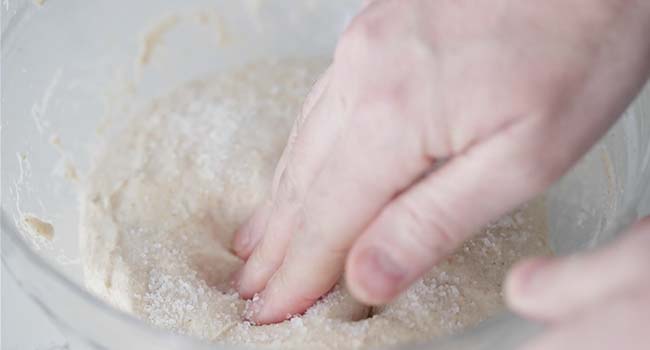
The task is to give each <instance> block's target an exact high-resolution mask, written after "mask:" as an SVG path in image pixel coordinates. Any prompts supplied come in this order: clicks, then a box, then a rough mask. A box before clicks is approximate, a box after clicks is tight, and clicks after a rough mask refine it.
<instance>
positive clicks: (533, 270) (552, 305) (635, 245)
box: [505, 216, 650, 321]
mask: <svg viewBox="0 0 650 350" xmlns="http://www.w3.org/2000/svg"><path fill="white" fill-rule="evenodd" d="M648 266H650V216H649V217H646V218H645V219H644V220H642V221H640V222H639V223H638V224H636V225H635V226H634V227H633V228H631V229H630V230H629V231H628V232H627V234H625V235H624V236H623V238H622V239H621V240H620V241H618V242H615V243H613V244H611V245H609V246H607V247H605V248H602V249H599V250H596V251H594V252H589V253H583V254H579V255H574V256H568V257H563V258H555V259H552V258H534V259H530V260H527V261H524V262H522V263H520V264H518V265H517V266H516V267H515V268H513V270H512V271H511V272H510V274H509V276H508V279H507V281H506V286H505V292H506V300H507V303H508V304H509V306H510V307H511V308H512V309H514V310H515V311H517V312H519V313H521V314H523V315H525V316H527V317H531V318H534V319H538V320H542V321H555V320H559V319H562V318H563V317H565V316H567V315H570V314H573V313H575V312H579V311H581V310H583V309H586V308H588V307H590V306H593V305H595V304H596V303H600V302H602V301H603V300H604V299H606V298H610V297H611V296H613V295H615V294H618V293H623V292H624V291H629V290H630V289H634V288H635V287H634V286H637V285H640V284H642V283H648V279H647V278H645V276H647V274H648Z"/></svg>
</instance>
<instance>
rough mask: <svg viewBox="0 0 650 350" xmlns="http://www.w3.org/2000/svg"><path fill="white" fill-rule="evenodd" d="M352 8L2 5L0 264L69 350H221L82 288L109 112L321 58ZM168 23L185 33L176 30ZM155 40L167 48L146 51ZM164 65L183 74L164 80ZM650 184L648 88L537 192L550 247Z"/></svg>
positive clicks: (319, 4)
mask: <svg viewBox="0 0 650 350" xmlns="http://www.w3.org/2000/svg"><path fill="white" fill-rule="evenodd" d="M359 6H360V5H359V2H358V1H353V0H338V1H327V0H322V1H316V0H312V1H300V2H296V1H294V0H275V1H260V0H248V1H227V0H222V1H218V0H191V1H188V0H185V1H175V0H139V1H128V0H112V1H104V0H101V1H100V0H98V1H85V0H67V1H45V2H44V3H43V4H42V5H38V2H36V3H35V2H32V1H27V0H24V1H19V0H16V1H4V2H3V6H2V11H3V12H2V52H1V62H2V88H3V89H2V129H1V130H2V134H1V142H2V188H1V190H2V192H1V195H2V261H3V263H4V264H5V265H6V267H7V269H8V270H9V271H10V274H11V275H12V277H13V278H15V279H16V280H17V281H18V283H19V285H20V286H21V287H22V289H23V290H24V291H25V293H26V294H27V295H29V296H30V297H31V298H32V299H33V300H34V301H35V302H36V303H37V304H38V305H39V306H40V307H41V308H42V309H43V310H45V312H46V314H47V315H48V316H49V317H50V318H51V319H52V320H53V322H54V323H55V324H56V325H58V326H59V328H60V329H62V330H63V331H64V333H65V334H66V336H68V337H69V340H70V342H71V344H72V348H73V349H141V350H146V349H157V350H161V349H188V348H192V349H219V348H224V347H219V346H215V345H211V344H207V343H203V342H201V341H198V340H195V339H192V338H188V337H185V336H180V335H176V334H172V333H169V332H166V331H162V330H159V329H156V328H153V327H151V326H149V325H148V324H146V323H144V322H142V321H140V320H139V319H137V318H135V317H133V316H131V315H129V314H126V313H123V312H121V311H118V310H117V309H114V308H112V307H111V306H109V305H108V304H106V303H104V302H103V301H102V300H100V299H97V298H96V297H95V296H93V295H91V294H90V293H88V292H87V291H86V289H85V288H84V286H83V279H82V269H81V267H80V265H79V258H78V257H79V252H78V250H79V248H78V236H79V235H78V228H77V222H78V215H79V214H78V204H77V189H76V184H75V181H79V178H80V176H82V174H83V173H84V171H85V170H86V169H87V167H88V164H89V154H90V152H89V149H91V148H92V147H93V145H94V142H95V140H96V139H97V136H96V132H97V130H98V128H99V129H100V130H101V128H103V127H105V124H106V121H107V119H106V116H107V115H109V114H110V115H115V114H120V113H122V112H124V111H125V110H126V108H128V104H124V105H120V104H115V103H113V102H114V101H115V100H119V99H120V98H125V96H126V98H125V101H126V100H128V101H131V102H132V103H134V104H135V103H137V101H141V100H146V99H147V98H149V97H153V96H158V95H161V94H163V93H164V92H166V91H169V90H170V89H171V88H172V87H174V86H177V85H179V84H181V83H182V82H185V81H189V80H193V79H196V78H198V77H201V76H203V75H205V74H209V73H214V72H218V71H227V70H230V69H234V68H235V67H239V66H242V65H244V64H246V63H247V62H251V61H255V60H259V59H261V58H269V57H277V58H281V57H291V58H296V57H321V56H329V55H331V53H332V51H333V48H334V45H335V43H336V39H337V37H338V35H339V34H340V33H341V31H342V30H343V29H344V28H345V25H346V24H347V22H348V21H349V19H350V18H351V17H352V16H353V14H354V13H355V12H356V11H357V10H358V8H359ZM201 13H202V14H201ZM206 13H207V14H208V15H205V14H206ZM192 19H195V21H194V22H192ZM172 22H173V23H176V22H181V23H180V24H179V25H177V26H176V25H175V26H173V27H174V28H173V29H172V25H171V23H172ZM151 23H153V25H152V26H150V30H149V31H145V32H142V29H143V28H145V27H146V25H147V24H151ZM143 39H144V44H143ZM152 40H153V41H157V40H160V41H162V42H163V43H162V44H160V43H158V44H160V45H154V46H148V45H149V44H151V42H150V41H152ZM209 41H212V44H209V45H206V42H209ZM154 44H156V43H154ZM169 48H174V50H170V49H169ZM134 58H136V59H137V62H134ZM163 63H164V64H163ZM170 64H173V66H174V67H182V69H172V70H169V69H164V67H169V66H170ZM109 106H110V108H109ZM120 108H124V109H125V110H124V111H123V110H120ZM124 114H126V113H124ZM649 179H650V89H648V88H647V87H646V89H645V91H644V92H643V93H642V94H641V95H640V96H639V98H638V99H637V100H636V102H635V103H634V104H633V105H632V106H631V107H630V108H629V109H628V111H627V112H626V113H625V115H624V116H623V117H622V118H621V119H620V121H619V122H618V123H617V124H616V126H615V127H614V128H613V129H612V130H611V131H610V132H609V133H608V134H607V135H606V136H605V137H604V138H603V139H602V140H601V141H600V142H599V143H598V144H597V145H595V146H594V147H593V148H592V150H591V151H590V152H589V153H588V154H587V155H586V156H585V157H584V158H583V159H582V160H581V162H580V163H579V164H578V165H576V166H575V167H574V168H573V170H572V171H571V172H570V173H569V174H567V175H566V176H565V177H563V178H562V179H561V180H560V181H559V182H558V183H557V184H555V185H554V186H553V187H552V188H551V189H550V190H549V191H548V193H547V194H546V205H547V210H548V227H549V242H550V243H551V245H552V248H553V249H554V250H555V252H556V253H558V254H568V253H571V252H574V251H577V250H582V249H589V248H592V247H594V246H596V245H598V244H601V243H603V242H607V241H608V240H610V239H611V238H613V237H615V236H616V234H617V233H618V232H620V231H621V230H622V229H623V228H624V227H626V226H627V225H629V224H630V223H631V222H633V221H634V220H636V219H637V218H638V217H639V216H641V215H642V214H646V213H648V212H649V211H650V209H649V208H650V198H649V197H650V191H649V189H648V188H649V183H650V180H649ZM25 214H32V215H35V216H36V217H40V218H43V219H45V220H47V221H48V222H50V223H51V224H52V225H53V226H54V228H55V232H56V233H55V239H54V240H53V241H49V240H47V239H41V238H39V237H35V236H33V235H31V234H28V233H27V232H26V230H25V227H24V224H23V221H22V220H23V218H24V215H25ZM538 330H539V327H538V326H537V325H534V324H532V323H529V322H525V321H523V320H521V319H518V318H517V317H515V316H513V315H511V314H509V313H507V312H504V313H503V314H501V315H498V316H496V317H494V318H492V319H490V320H488V321H485V322H483V323H481V324H480V325H479V326H478V327H475V328H473V329H469V330H467V331H465V332H462V333H460V334H458V335H456V336H453V337H448V338H441V339H436V340H433V341H432V342H431V343H429V344H421V345H412V346H409V347H410V348H413V349H419V348H427V349H452V348H453V349H507V348H512V347H514V346H516V345H517V344H519V343H520V342H521V341H523V340H525V339H527V338H528V337H529V336H531V335H532V334H534V333H535V332H536V331H538Z"/></svg>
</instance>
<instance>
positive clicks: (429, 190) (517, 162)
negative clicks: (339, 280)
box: [346, 122, 567, 304]
mask: <svg viewBox="0 0 650 350" xmlns="http://www.w3.org/2000/svg"><path fill="white" fill-rule="evenodd" d="M535 130H538V126H536V125H533V124H529V123H525V122H520V123H515V124H511V125H509V126H508V127H507V128H505V129H503V130H501V131H500V132H497V133H495V134H493V136H492V137H490V138H488V139H486V140H485V141H483V142H481V143H480V144H477V145H476V146H475V147H472V148H470V149H468V150H467V151H466V152H465V153H463V154H460V155H457V156H455V157H453V158H452V159H450V160H449V161H448V162H447V163H446V164H444V165H443V166H442V167H441V168H440V169H438V170H436V171H434V172H432V173H430V174H428V175H427V176H426V177H424V178H423V179H422V180H420V181H419V182H418V183H416V184H415V185H413V186H412V187H411V188H410V189H408V190H407V191H405V192H403V193H402V194H401V195H399V196H397V197H396V198H394V199H393V200H392V201H391V202H390V203H389V204H388V205H387V206H385V207H384V209H383V211H382V212H381V213H380V214H379V215H378V216H377V217H376V218H375V219H374V221H373V222H372V223H371V224H370V225H368V227H367V229H366V231H365V232H364V233H363V234H362V235H361V237H359V239H358V240H357V241H356V242H355V244H354V246H353V247H352V249H351V251H350V254H349V256H348V259H347V262H346V278H347V283H348V286H349V289H350V291H351V292H352V293H353V294H354V296H355V297H357V298H358V299H360V300H361V301H363V302H365V303H369V304H383V303H386V302H388V301H390V300H391V299H393V298H394V297H396V296H397V294H398V293H399V292H401V291H402V290H404V289H406V288H407V287H408V286H409V285H410V284H411V283H412V282H414V281H415V280H416V279H418V278H419V277H420V276H422V274H424V273H425V272H426V271H428V270H429V269H430V268H431V267H433V266H434V265H435V264H436V263H438V262H439V261H441V260H442V259H443V258H444V257H445V256H446V255H448V254H450V253H451V252H452V251H453V250H454V249H456V248H457V247H458V246H459V245H460V244H461V243H462V242H463V241H464V240H466V239H467V238H468V237H469V236H470V235H471V234H472V233H474V232H476V231H477V230H478V229H479V228H480V227H482V226H484V225H486V224H487V223H489V222H490V221H492V220H494V219H496V218H497V217H499V216H500V215H503V214H505V213H507V212H508V211H510V210H512V209H513V208H514V207H515V206H516V205H518V204H520V203H522V202H524V201H526V200H528V199H530V198H532V197H534V196H535V195H536V194H537V193H539V192H541V191H542V190H543V189H544V188H545V187H547V186H548V185H549V184H550V183H551V182H552V180H554V179H555V178H557V177H559V175H560V174H561V172H562V170H563V169H562V168H563V167H566V166H567V165H565V164H559V165H558V164H557V163H551V164H549V163H547V162H544V160H543V159H539V157H538V158H535V157H532V156H530V155H535V154H542V153H541V152H540V149H539V147H543V142H534V141H533V142H517V140H525V139H528V140H530V137H528V138H526V135H530V133H531V132H535ZM537 139H539V138H537Z"/></svg>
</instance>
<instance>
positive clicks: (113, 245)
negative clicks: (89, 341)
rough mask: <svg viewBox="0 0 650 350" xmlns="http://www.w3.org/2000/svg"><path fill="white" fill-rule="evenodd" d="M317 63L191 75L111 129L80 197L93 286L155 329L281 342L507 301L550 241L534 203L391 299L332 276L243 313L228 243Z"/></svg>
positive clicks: (445, 324)
mask: <svg viewBox="0 0 650 350" xmlns="http://www.w3.org/2000/svg"><path fill="white" fill-rule="evenodd" d="M172 22H173V21H172ZM170 23H171V22H170ZM146 56H147V54H143V59H144V60H146ZM324 67H325V63H324V62H321V61H292V60H286V61H280V62H266V63H259V64H255V65H251V66H247V67H245V68H244V69H242V70H240V71H236V72H232V73H229V74H228V75H225V76H217V77H212V78H207V79H206V80H203V81H197V82H194V83H190V84H188V85H186V86H183V87H181V88H179V89H178V90H177V91H176V92H174V93H172V94H171V95H169V96H166V97H163V98H160V99H157V100H154V101H152V102H151V103H150V104H149V105H148V106H146V107H145V108H143V109H142V110H141V111H139V112H138V113H136V114H134V115H132V116H130V119H129V121H128V124H127V125H126V126H125V127H124V128H123V129H120V130H116V131H115V133H114V134H109V135H107V141H108V142H107V143H106V146H105V148H104V149H101V150H99V152H98V154H97V156H96V157H95V160H94V164H93V165H92V167H91V171H90V173H89V175H88V176H87V181H86V187H85V189H84V194H83V197H82V201H81V202H82V205H81V207H82V213H81V223H80V227H81V230H80V231H81V240H80V241H81V248H82V249H81V250H82V261H83V265H84V275H85V278H86V282H87V285H88V287H89V289H90V290H91V291H93V292H94V293H96V294H98V295H99V296H101V297H103V298H104V299H106V300H107V301H108V302H110V303H111V304H113V305H115V306H116V307H118V308H120V309H122V310H125V311H127V312H130V313H132V314H134V315H136V316H138V317H140V318H142V319H144V320H146V321H147V322H149V323H151V324H153V325H155V326H157V327H160V328H163V329H167V330H170V331H173V332H176V333H181V334H187V335H191V336H195V337H198V338H201V339H204V340H207V341H211V342H214V343H217V344H225V345H232V344H243V345H250V346H259V347H272V348H283V349H298V348H309V349H362V348H370V347H376V346H386V345H392V344H399V343H405V342H420V341H424V340H427V339H431V338H433V337H436V336H443V335H448V334H453V333H455V332H458V331H459V330H462V329H463V328H465V327H469V326H472V325H476V324H477V323H479V322H481V321H483V320H485V319H486V318H488V317H490V316H491V315H493V314H494V313H496V312H497V311H498V310H499V309H500V308H502V307H503V301H502V296H501V283H502V281H503V279H504V277H505V273H506V271H507V270H508V268H509V267H510V266H512V264H513V263H514V262H515V261H517V260H518V259H520V258H521V257H523V256H528V255H536V254H545V253H547V252H548V249H547V245H546V242H545V240H544V233H545V228H544V223H543V220H542V218H543V215H542V213H543V205H542V202H541V201H535V202H532V203H530V204H529V205H527V206H525V207H523V208H520V209H518V210H516V211H515V212H513V213H512V214H511V215H509V216H506V217H504V218H502V219H500V220H498V221H497V222H495V223H494V224H492V225H489V226H488V227H487V228H486V229H485V230H484V231H483V232H482V233H480V234H479V235H477V236H476V237H475V238H473V239H471V240H470V241H468V242H466V243H465V244H464V245H463V246H462V247H461V248H460V249H459V250H458V251H457V252H456V253H455V254H453V255H452V256H450V257H449V258H448V259H447V260H445V261H443V262H442V263H440V264H438V265H437V266H436V267H435V268H433V269H432V270H431V271H430V272H428V273H427V274H426V275H425V276H423V278H421V279H420V280H419V281H417V282H416V283H415V284H413V286H412V287H410V288H409V289H408V290H407V291H405V292H404V293H403V294H402V295H400V296H399V297H398V298H397V299H396V300H394V301H393V302H391V303H390V304H388V305H385V306H382V307H373V308H371V307H368V306H365V305H362V304H360V303H358V302H356V301H355V300H354V299H353V298H352V297H351V295H350V293H349V292H348V291H347V289H346V288H345V286H344V285H343V284H339V285H337V286H336V287H335V288H334V289H333V290H332V291H331V292H330V293H329V294H327V295H326V296H324V297H323V298H321V300H319V301H318V302H317V303H316V304H315V305H314V306H313V307H311V308H310V309H309V310H307V312H305V314H303V315H297V316H290V317H288V319H287V320H286V321H284V322H281V323H278V324H272V325H253V324H252V323H250V322H249V321H247V319H249V318H250V316H251V313H252V312H254V311H256V308H259V297H257V296H256V297H255V298H254V299H253V300H251V301H244V300H241V299H240V298H239V297H238V295H237V293H236V292H235V291H234V290H233V289H232V286H231V285H230V279H229V277H230V275H231V274H232V273H233V272H234V271H236V270H237V269H238V268H240V267H241V266H242V261H241V260H240V259H239V258H238V257H237V256H235V255H234V254H233V253H232V252H231V249H230V242H231V240H232V237H233V234H234V232H235V230H236V229H237V228H238V227H239V226H240V225H241V224H242V223H243V222H244V221H245V220H246V219H247V218H248V217H249V216H250V215H251V213H252V212H253V210H254V209H255V208H256V207H257V206H258V205H259V204H260V203H262V202H263V201H264V200H265V199H266V198H267V197H268V191H269V187H270V182H271V178H272V176H273V171H274V167H275V164H276V162H277V161H278V159H279V157H280V155H281V152H282V149H283V147H284V144H285V142H286V139H287V137H288V133H289V130H290V128H291V125H292V123H293V120H294V118H295V117H296V116H297V115H298V114H299V112H300V107H301V103H302V101H303V99H304V98H305V96H306V94H307V92H308V91H309V89H310V88H311V86H312V85H313V83H314V81H315V79H316V77H317V76H318V73H320V72H321V71H322V70H323V69H324Z"/></svg>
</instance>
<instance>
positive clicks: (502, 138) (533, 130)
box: [233, 0, 650, 349]
mask: <svg viewBox="0 0 650 350" xmlns="http://www.w3.org/2000/svg"><path fill="white" fill-rule="evenodd" d="M649 33H650V1H645V0H636V1H630V0H628V1H624V0H547V1H521V0H497V1H495V0H473V1H469V0H467V1H464V0H377V1H372V2H369V3H368V5H367V6H366V7H365V8H364V10H363V11H362V12H361V13H360V14H359V15H357V17H356V18H355V19H353V21H352V23H351V24H350V26H349V27H348V29H347V30H346V32H345V33H344V34H343V35H342V36H341V39H340V41H339V43H338V45H337V49H336V52H335V56H334V61H333V63H332V65H331V67H330V68H329V69H328V71H327V72H326V73H325V74H324V75H323V76H322V77H321V79H320V80H319V82H318V83H317V84H316V85H315V87H314V89H313V91H312V92H311V94H310V96H309V97H308V98H307V101H306V103H305V106H304V108H303V113H302V115H301V116H300V117H299V118H298V121H297V122H296V124H295V125H294V129H293V131H292V134H291V137H290V139H289V141H288V143H287V147H286V149H285V151H284V154H283V156H282V158H281V160H280V162H279V164H278V167H277V170H276V175H275V178H274V182H273V188H272V194H271V199H270V201H269V202H268V203H266V204H265V205H263V206H262V207H261V208H259V209H258V210H257V212H256V213H255V214H254V215H253V217H252V218H251V219H250V220H249V222H248V223H247V224H245V225H244V226H243V227H242V228H241V229H240V230H239V232H238V233H237V236H236V238H235V241H234V243H233V247H234V249H235V251H236V253H237V254H238V255H239V256H240V257H242V258H243V259H246V264H245V265H244V267H243V269H242V270H241V271H240V272H239V273H238V274H237V276H236V278H235V281H236V287H237V289H238V291H239V293H240V295H241V296H242V297H244V298H251V297H252V296H253V295H254V294H258V295H259V300H260V302H259V305H258V306H259V307H256V308H255V310H257V311H258V312H256V313H255V314H253V315H252V320H253V321H255V322H257V323H272V322H279V321H282V320H284V319H286V317H287V315H292V314H297V313H301V312H303V311H304V310H306V309H307V308H308V307H309V306H311V305H312V304H313V303H314V302H315V301H316V300H317V299H318V298H319V297H321V296H322V295H324V294H325V293H327V292H328V291H329V289H330V288H331V287H332V286H333V285H334V284H335V283H336V282H337V281H339V280H340V279H341V278H342V277H344V278H345V280H346V283H347V286H348V288H349V289H350V291H351V292H352V293H353V295H354V296H355V297H356V298H358V299H359V300H360V301H363V302H365V303H367V304H372V305H376V304H383V303H386V302H389V301H390V300H391V299H393V298H395V297H396V296H397V295H398V294H399V293H400V292H401V291H403V290H404V289H405V288H407V287H408V286H409V285H410V284H411V283H412V282H413V281H415V280H416V279H418V278H419V277H420V276H421V275H422V274H423V273H424V272H426V271H427V270H429V269H430V268H431V267H432V266H433V265H435V264H436V263H437V262H439V261H441V260H442V259H444V257H445V256H446V255H448V254H450V253H451V252H452V251H453V250H454V249H455V248H456V247H458V246H459V245H460V244H461V243H462V242H463V241H464V240H466V239H467V238H468V237H470V236H471V235H472V234H474V233H475V232H477V231H478V230H479V228H480V227H482V226H483V225H485V224H487V223H488V222H490V221H491V220H494V219H496V218H497V217H499V216H501V215H503V214H505V213H507V212H508V211H510V210H512V209H513V208H515V207H516V206H517V205H519V204H521V203H523V202H525V201H526V200H529V199H531V198H533V197H534V196H536V195H537V194H539V193H540V192H542V191H543V190H544V189H546V188H547V187H548V186H549V185H550V184H551V183H553V181H555V180H556V179H558V178H559V177H560V176H561V175H562V174H564V173H565V172H566V171H567V170H568V169H569V168H570V167H571V165H572V164H574V163H575V162H576V161H577V160H578V159H579V158H580V156H582V155H583V154H584V153H585V152H586V151H587V150H588V149H589V148H590V147H591V146H592V145H593V144H594V143H595V142H596V141H597V140H598V139H599V138H600V137H601V136H602V135H603V134H604V133H605V132H606V131H607V130H608V128H609V127H610V126H611V125H612V124H613V123H614V122H615V121H616V119H617V117H618V116H619V115H620V114H621V113H622V112H623V111H624V109H625V108H626V106H627V105H628V104H629V103H630V102H631V101H632V100H633V98H634V97H635V96H636V94H637V93H638V92H639V90H640V89H641V87H642V86H643V84H644V82H645V81H646V79H647V77H648V75H649V74H650V39H649V38H648V36H649ZM641 230H642V229H641ZM645 230H646V231H648V227H647V225H646V228H645ZM648 234H650V232H646V235H648ZM640 235H642V234H640ZM619 248H620V247H619ZM610 249H614V248H610ZM620 249H624V248H620ZM610 255H611V256H607V254H603V256H602V257H600V258H601V259H606V258H609V259H616V258H617V257H618V258H620V256H619V255H620V254H619V255H616V254H610ZM584 259H585V261H594V260H597V259H594V258H584ZM588 265H589V263H585V266H588ZM557 266H562V263H561V262H558V263H557ZM521 269H524V268H520V269H515V271H514V272H513V274H512V275H511V281H510V285H513V286H517V285H518V283H523V282H518V281H519V279H521V280H523V279H524V277H522V275H523V273H521V272H517V271H520V270H521ZM558 269H559V268H558ZM585 269H588V267H585ZM573 273H574V274H575V275H574V277H575V278H577V279H580V278H582V276H581V275H582V273H581V271H573ZM567 278H568V277H567ZM643 278H645V279H646V280H647V279H648V277H646V276H645V275H644V276H643ZM601 282H602V283H603V284H609V283H610V282H608V281H607V280H602V281H601ZM594 283H595V282H594ZM621 283H622V282H621ZM646 284H648V283H646ZM512 288H513V289H512V290H515V291H516V290H517V288H516V287H512ZM567 288H568V287H567ZM603 288H604V287H603ZM522 290H523V289H522ZM646 290H647V289H646ZM537 292H539V293H542V292H541V291H537ZM567 292H568V291H567ZM521 293H523V292H521ZM521 293H520V294H517V292H512V293H510V294H509V295H510V299H509V302H510V303H511V305H513V308H514V309H515V310H519V311H520V312H521V313H523V314H525V315H528V314H531V315H532V316H533V317H534V316H535V315H536V314H535V313H534V312H528V311H530V310H528V309H527V308H526V306H525V303H524V304H521V305H520V304H518V301H521V300H525V297H524V296H522V295H523V294H521ZM531 293H533V292H532V291H531ZM646 295H648V293H646ZM648 298H650V297H646V299H645V300H640V301H638V302H639V303H642V302H645V304H644V305H646V307H647V305H648V304H650V303H649V302H648ZM637 299H643V298H637ZM549 300H550V301H549V303H548V305H545V307H546V308H547V309H545V310H546V312H547V314H544V315H550V316H549V317H548V320H550V322H558V324H560V323H561V322H568V321H566V319H567V318H565V316H566V317H569V316H572V317H577V316H575V315H574V314H571V315H569V316H567V315H566V314H564V313H563V314H562V315H558V314H557V313H553V312H552V310H556V309H557V308H558V307H560V306H558V305H559V304H557V303H555V304H554V303H553V299H552V298H550V299H549ZM630 300H632V299H630ZM635 300H636V299H635ZM630 302H631V301H630ZM522 305H523V306H522ZM585 308H587V306H585ZM584 318H587V319H588V318H589V316H588V314H585V316H584ZM576 322H578V321H576ZM585 322H586V321H585ZM585 324H586V323H585ZM591 326H593V327H598V326H603V325H598V324H594V325H591ZM585 327H588V326H585ZM551 329H552V328H551ZM577 333H579V332H578V331H576V334H577ZM641 333H643V332H640V333H639V336H645V337H648V335H646V334H641ZM646 333H647V332H646ZM547 336H548V337H552V336H553V333H552V330H551V331H549V333H547ZM566 336H567V337H568V336H570V335H566ZM646 339H650V338H646ZM561 348H562V347H557V349H561Z"/></svg>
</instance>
